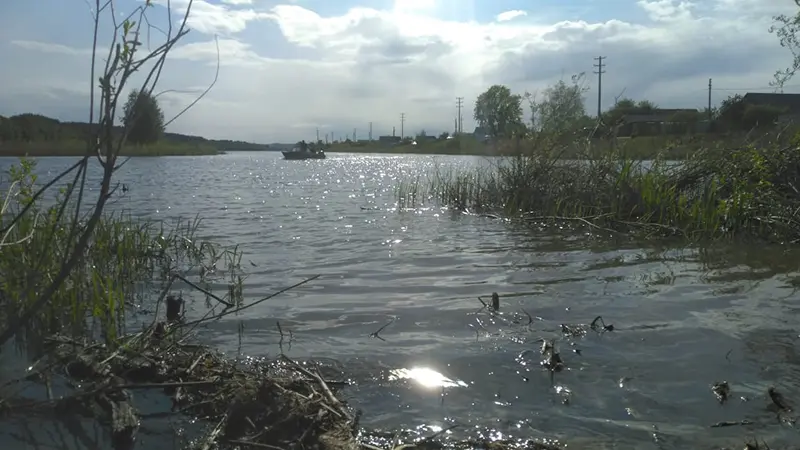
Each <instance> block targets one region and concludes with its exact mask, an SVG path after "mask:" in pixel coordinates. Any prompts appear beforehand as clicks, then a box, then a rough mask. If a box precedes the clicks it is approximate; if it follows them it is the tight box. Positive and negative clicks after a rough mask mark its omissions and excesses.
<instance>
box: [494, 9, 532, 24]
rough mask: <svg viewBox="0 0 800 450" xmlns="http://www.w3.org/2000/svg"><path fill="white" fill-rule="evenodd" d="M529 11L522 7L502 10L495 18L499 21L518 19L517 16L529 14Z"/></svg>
mask: <svg viewBox="0 0 800 450" xmlns="http://www.w3.org/2000/svg"><path fill="white" fill-rule="evenodd" d="M527 15H528V13H527V12H525V11H522V10H521V9H513V10H511V11H506V12H501V13H500V14H498V15H497V17H496V18H495V20H497V21H498V22H508V21H509V20H513V19H516V18H517V17H523V16H527Z"/></svg>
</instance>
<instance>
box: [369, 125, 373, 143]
mask: <svg viewBox="0 0 800 450" xmlns="http://www.w3.org/2000/svg"><path fill="white" fill-rule="evenodd" d="M369 140H370V141H371V140H372V122H370V123H369Z"/></svg>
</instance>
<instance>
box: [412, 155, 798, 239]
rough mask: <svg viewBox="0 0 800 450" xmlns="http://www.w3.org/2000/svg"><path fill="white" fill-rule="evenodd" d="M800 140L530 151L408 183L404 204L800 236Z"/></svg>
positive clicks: (655, 230) (702, 234) (634, 228)
mask: <svg viewBox="0 0 800 450" xmlns="http://www.w3.org/2000/svg"><path fill="white" fill-rule="evenodd" d="M799 142H800V141H799V140H796V139H795V140H794V142H790V143H788V144H777V143H775V142H762V143H753V144H746V145H741V146H738V147H729V148H724V149H720V148H709V149H702V150H700V151H698V152H695V153H694V154H692V155H690V156H688V158H687V159H686V160H684V161H681V162H670V161H667V160H666V159H665V158H664V155H663V154H661V155H658V156H657V157H656V158H655V159H653V160H645V159H640V158H636V157H632V156H630V155H629V154H627V153H626V152H625V151H624V149H623V150H619V149H617V150H611V151H608V152H606V153H604V154H601V155H597V154H595V155H593V156H595V157H594V158H589V157H586V158H581V159H575V160H564V159H561V157H560V154H558V153H557V152H553V151H542V150H541V147H539V148H528V149H526V151H524V152H521V153H520V154H519V155H517V156H514V157H509V158H503V159H496V160H494V161H490V162H489V164H488V165H487V166H484V167H481V168H475V169H468V170H460V171H458V170H450V171H445V172H443V171H439V170H437V171H436V173H434V174H433V176H432V177H429V178H428V179H427V180H426V181H425V182H422V181H417V182H414V183H409V184H405V185H402V186H401V187H400V188H399V189H398V192H397V197H398V206H399V207H400V208H404V207H415V206H418V205H419V204H420V202H422V203H424V202H426V201H429V202H434V203H437V204H440V205H446V206H449V207H453V208H455V209H458V210H469V211H472V212H479V213H492V214H502V215H505V216H516V217H520V218H526V219H529V220H536V221H542V220H551V219H552V220H562V221H572V222H575V223H582V224H584V225H586V226H589V227H592V228H594V229H595V230H602V231H603V232H610V233H619V232H622V233H629V232H637V233H644V234H645V235H647V236H654V235H661V236H665V235H666V236H681V237H687V238H692V239H722V238H754V239H759V240H767V241H778V242H795V241H797V240H800V220H798V216H797V214H798V213H799V212H800V190H799V189H800V188H798V183H800V149H798V145H797V144H798V143H799Z"/></svg>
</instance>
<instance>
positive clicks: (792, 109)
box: [742, 92, 800, 115]
mask: <svg viewBox="0 0 800 450" xmlns="http://www.w3.org/2000/svg"><path fill="white" fill-rule="evenodd" d="M742 102H743V103H746V104H748V105H759V106H776V107H778V108H786V113H787V114H791V115H800V94H780V93H772V92H748V93H746V94H744V97H742Z"/></svg>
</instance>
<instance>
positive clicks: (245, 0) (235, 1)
mask: <svg viewBox="0 0 800 450" xmlns="http://www.w3.org/2000/svg"><path fill="white" fill-rule="evenodd" d="M222 3H227V4H229V5H252V4H253V0H222Z"/></svg>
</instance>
